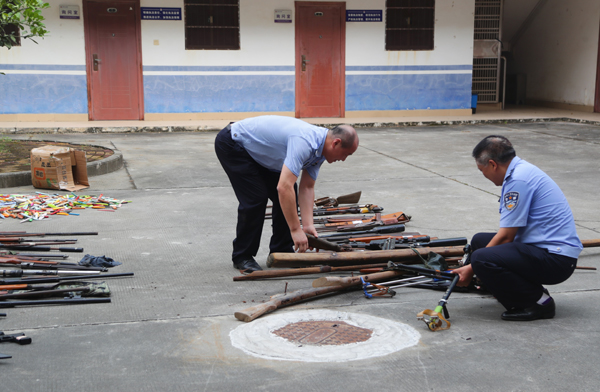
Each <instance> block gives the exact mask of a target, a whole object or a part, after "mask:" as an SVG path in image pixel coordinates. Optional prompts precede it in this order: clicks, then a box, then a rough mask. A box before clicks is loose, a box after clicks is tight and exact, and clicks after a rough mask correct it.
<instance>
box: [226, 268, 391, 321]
mask: <svg viewBox="0 0 600 392" xmlns="http://www.w3.org/2000/svg"><path fill="white" fill-rule="evenodd" d="M400 274H402V272H399V271H385V272H379V273H375V274H371V275H363V276H362V278H363V279H365V280H366V281H369V282H373V281H378V280H380V279H387V278H389V277H392V276H398V275H400ZM360 284H361V283H360V280H359V281H358V283H352V284H350V283H348V284H344V285H333V286H327V287H316V288H315V287H313V288H311V289H303V290H298V291H294V292H292V293H289V294H277V295H274V296H272V297H271V299H270V300H269V301H267V302H265V303H262V304H258V305H254V306H251V307H249V308H247V309H244V310H242V311H239V312H235V313H234V316H235V318H236V319H238V320H240V321H245V322H250V321H252V320H254V319H256V318H258V317H260V316H262V315H263V314H266V313H270V312H272V311H274V310H277V309H279V308H282V307H284V306H289V305H292V304H295V303H298V302H300V301H306V300H309V299H313V298H315V297H320V296H323V295H325V294H339V293H342V292H344V291H346V290H347V289H351V288H354V287H356V286H357V285H360Z"/></svg>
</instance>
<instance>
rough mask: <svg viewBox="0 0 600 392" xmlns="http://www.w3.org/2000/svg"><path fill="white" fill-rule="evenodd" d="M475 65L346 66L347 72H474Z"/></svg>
mask: <svg viewBox="0 0 600 392" xmlns="http://www.w3.org/2000/svg"><path fill="white" fill-rule="evenodd" d="M472 70H473V65H472V64H466V65H373V66H356V65H350V66H346V71H472Z"/></svg>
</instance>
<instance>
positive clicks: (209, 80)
mask: <svg viewBox="0 0 600 392" xmlns="http://www.w3.org/2000/svg"><path fill="white" fill-rule="evenodd" d="M294 81H295V78H294V76H293V75H283V76H279V75H277V76H274V75H231V76H227V75H225V76H203V75H194V76H190V75H146V76H144V107H145V110H146V113H207V112H208V113H210V112H271V111H272V112H282V111H294V103H295V97H294V91H295V90H294Z"/></svg>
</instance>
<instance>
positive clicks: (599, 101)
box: [594, 39, 600, 113]
mask: <svg viewBox="0 0 600 392" xmlns="http://www.w3.org/2000/svg"><path fill="white" fill-rule="evenodd" d="M596 68H597V70H596V100H595V101H594V112H596V113H600V39H599V40H598V62H597V63H596Z"/></svg>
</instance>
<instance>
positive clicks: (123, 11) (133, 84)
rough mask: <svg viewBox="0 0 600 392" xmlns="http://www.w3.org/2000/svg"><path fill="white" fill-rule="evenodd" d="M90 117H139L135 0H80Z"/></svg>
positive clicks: (140, 99)
mask: <svg viewBox="0 0 600 392" xmlns="http://www.w3.org/2000/svg"><path fill="white" fill-rule="evenodd" d="M83 6H84V8H83V10H84V18H85V19H84V20H85V46H86V70H87V78H88V112H89V119H90V120H142V119H143V118H144V110H143V91H142V64H141V63H142V62H141V43H140V42H141V41H140V19H141V17H140V6H139V0H109V1H84V3H83Z"/></svg>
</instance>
